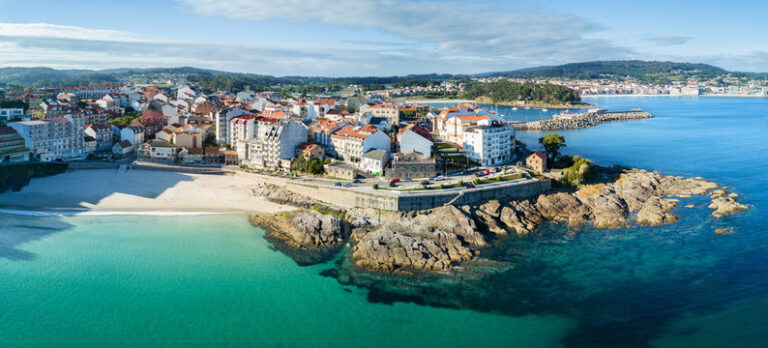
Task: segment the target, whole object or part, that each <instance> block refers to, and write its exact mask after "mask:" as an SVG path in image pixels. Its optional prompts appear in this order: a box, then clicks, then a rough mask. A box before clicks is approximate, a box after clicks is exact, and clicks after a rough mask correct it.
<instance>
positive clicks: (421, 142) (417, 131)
mask: <svg viewBox="0 0 768 348" xmlns="http://www.w3.org/2000/svg"><path fill="white" fill-rule="evenodd" d="M397 142H398V143H399V144H400V152H411V151H416V152H419V153H421V154H422V155H423V156H424V157H426V158H431V157H432V146H433V145H434V142H433V141H432V134H430V133H429V131H428V130H426V129H424V128H421V127H419V126H416V125H414V124H409V125H407V126H405V127H403V128H401V129H400V130H399V131H398V132H397Z"/></svg>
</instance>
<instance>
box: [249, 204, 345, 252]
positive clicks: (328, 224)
mask: <svg viewBox="0 0 768 348" xmlns="http://www.w3.org/2000/svg"><path fill="white" fill-rule="evenodd" d="M251 223H253V224H254V225H256V226H258V227H261V228H263V229H265V230H266V231H267V233H266V234H265V238H266V239H267V240H268V241H270V242H272V244H273V245H274V246H275V247H276V248H277V249H279V250H280V251H282V252H284V253H285V254H287V255H289V256H291V257H292V258H293V259H294V260H295V261H296V262H297V263H298V264H300V265H310V264H315V263H318V262H322V261H325V260H327V259H329V258H330V257H332V256H333V255H334V254H335V252H336V251H338V249H339V248H340V247H341V246H342V245H343V243H344V241H345V233H344V223H343V222H342V221H341V219H339V218H337V217H335V216H331V215H325V214H322V213H319V212H316V211H313V210H299V211H294V212H290V213H287V214H285V213H281V214H265V215H254V216H251Z"/></svg>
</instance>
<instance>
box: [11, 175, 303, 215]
mask: <svg viewBox="0 0 768 348" xmlns="http://www.w3.org/2000/svg"><path fill="white" fill-rule="evenodd" d="M256 184H257V181H256V179H254V178H250V177H247V176H240V175H237V176H232V175H202V174H185V173H175V172H165V171H147V170H129V171H127V172H124V173H122V174H118V173H117V171H116V170H112V169H104V170H101V169H96V170H75V171H68V172H66V173H64V174H60V175H55V176H50V177H46V178H39V179H32V181H31V182H30V184H29V185H28V186H26V187H24V188H23V189H22V190H21V191H19V192H6V193H3V194H0V207H2V208H10V209H29V210H64V211H88V212H101V213H106V212H115V213H120V212H122V213H155V214H162V213H172V212H180V213H181V212H184V213H274V212H279V211H284V210H289V209H290V208H289V207H286V206H282V205H278V204H274V203H271V202H267V201H265V200H264V199H263V198H261V197H257V196H253V195H252V194H251V187H254V186H255V185H256Z"/></svg>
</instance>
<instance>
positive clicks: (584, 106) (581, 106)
mask: <svg viewBox="0 0 768 348" xmlns="http://www.w3.org/2000/svg"><path fill="white" fill-rule="evenodd" d="M395 100H397V101H407V102H410V103H419V104H429V103H456V104H463V103H473V104H485V105H501V106H516V107H521V108H522V107H529V108H531V109H587V108H591V107H594V105H592V104H575V105H574V104H523V103H516V102H496V103H493V102H488V101H487V100H482V99H480V100H472V99H411V98H396V99H395Z"/></svg>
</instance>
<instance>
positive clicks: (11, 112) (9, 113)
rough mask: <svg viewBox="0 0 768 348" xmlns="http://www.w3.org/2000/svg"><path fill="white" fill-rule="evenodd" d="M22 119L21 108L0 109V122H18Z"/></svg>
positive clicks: (22, 110) (22, 112) (22, 111)
mask: <svg viewBox="0 0 768 348" xmlns="http://www.w3.org/2000/svg"><path fill="white" fill-rule="evenodd" d="M22 117H24V109H23V108H0V121H5V122H6V123H7V122H11V121H18V120H21V118H22Z"/></svg>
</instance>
